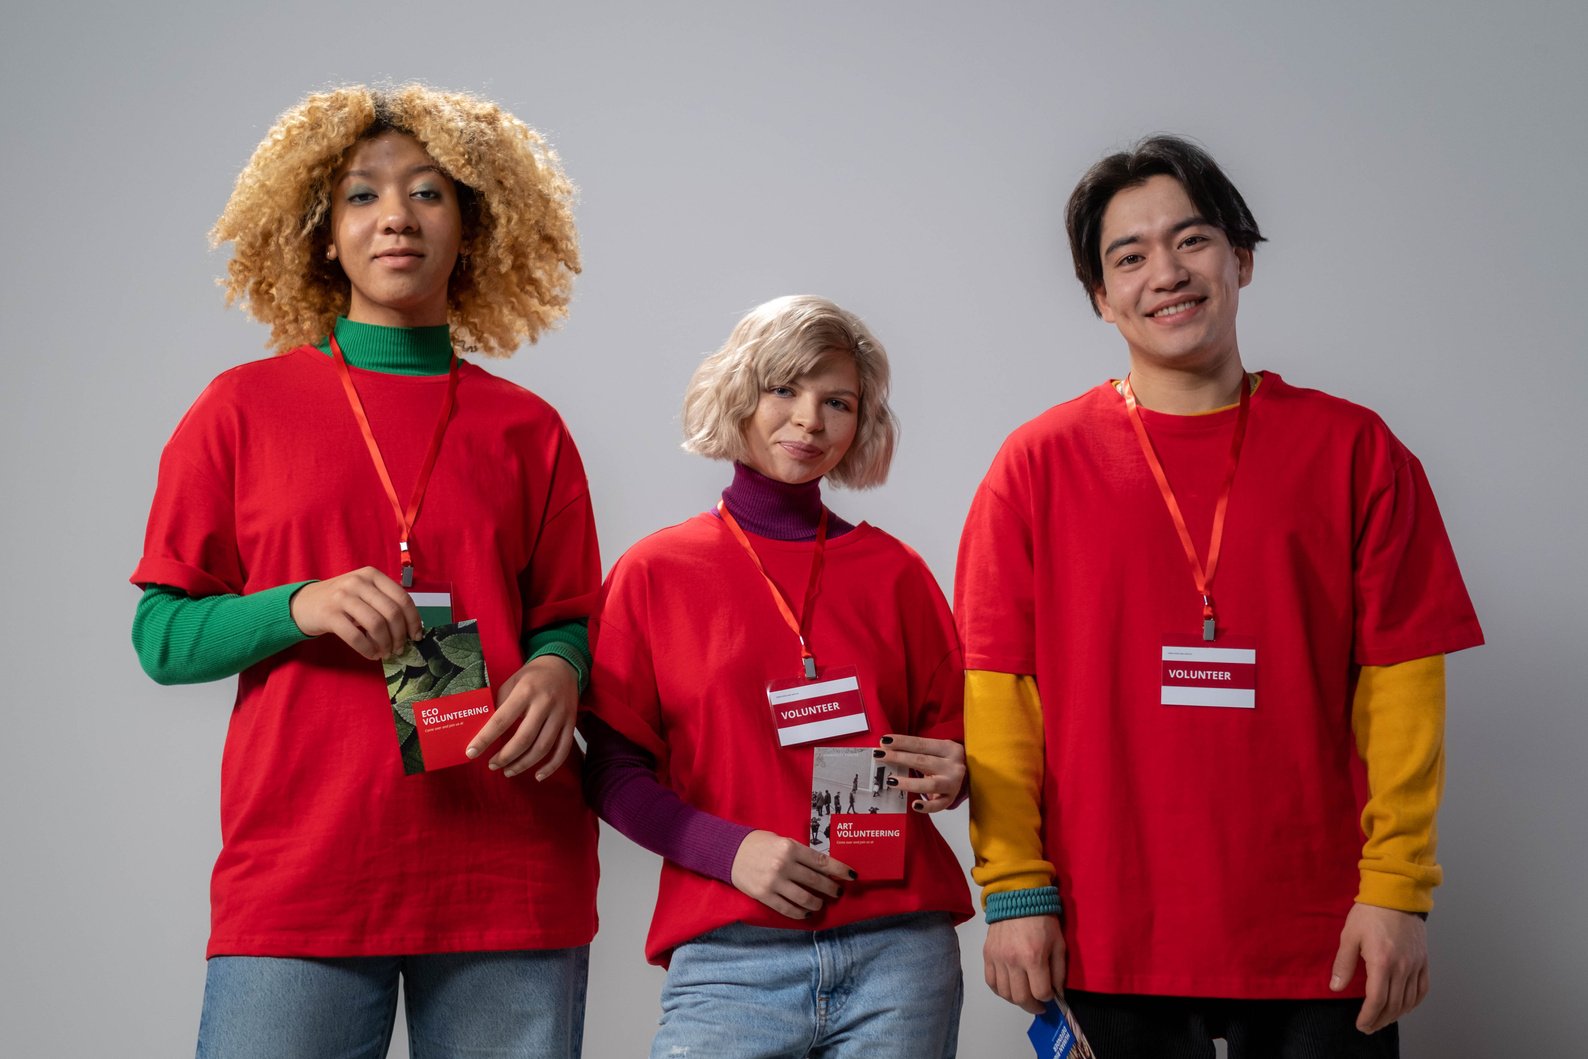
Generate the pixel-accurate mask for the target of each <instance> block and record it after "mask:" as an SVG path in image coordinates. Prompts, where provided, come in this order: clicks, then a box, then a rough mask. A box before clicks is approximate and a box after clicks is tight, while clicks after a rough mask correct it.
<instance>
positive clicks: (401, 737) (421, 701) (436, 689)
mask: <svg viewBox="0 0 1588 1059" xmlns="http://www.w3.org/2000/svg"><path fill="white" fill-rule="evenodd" d="M382 666H383V667H384V669H385V671H386V693H387V694H388V695H389V696H390V697H391V710H392V721H393V723H394V724H395V725H396V726H397V745H398V747H399V749H400V750H401V752H402V762H403V772H404V773H405V774H407V775H409V776H412V775H414V774H415V773H418V772H428V771H433V770H435V769H440V768H446V767H448V766H449V765H461V764H463V763H464V762H465V761H467V760H468V758H467V757H466V756H465V754H464V751H465V750H467V749H468V745H469V740H470V739H472V738H473V737H474V735H475V733H476V732H478V731H479V730H480V726H481V725H483V724H484V723H485V719H486V718H487V717H489V716H490V715H491V711H492V710H493V709H494V708H495V699H494V698H493V696H492V695H491V685H490V680H489V679H488V678H487V676H486V672H485V653H484V651H483V650H482V649H481V647H480V629H479V625H478V623H476V622H475V621H474V620H473V619H472V618H471V619H470V620H468V621H460V622H457V623H456V624H453V625H438V626H436V627H435V628H432V629H426V630H425V634H424V635H423V636H421V637H420V638H419V639H417V640H415V641H414V642H413V643H411V644H409V645H408V647H407V649H406V650H405V651H403V653H402V654H399V655H394V656H393V657H391V658H388V659H386V660H385V662H383V663H382Z"/></svg>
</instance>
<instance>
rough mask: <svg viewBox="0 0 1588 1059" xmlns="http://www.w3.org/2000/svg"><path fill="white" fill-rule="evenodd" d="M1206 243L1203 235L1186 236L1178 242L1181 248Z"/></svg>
mask: <svg viewBox="0 0 1588 1059" xmlns="http://www.w3.org/2000/svg"><path fill="white" fill-rule="evenodd" d="M1207 241H1208V237H1207V236H1205V235H1188V236H1186V237H1185V238H1184V239H1182V240H1180V245H1181V246H1182V247H1192V246H1199V245H1201V244H1202V243H1205V242H1207Z"/></svg>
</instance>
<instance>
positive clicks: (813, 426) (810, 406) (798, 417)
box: [793, 393, 827, 434]
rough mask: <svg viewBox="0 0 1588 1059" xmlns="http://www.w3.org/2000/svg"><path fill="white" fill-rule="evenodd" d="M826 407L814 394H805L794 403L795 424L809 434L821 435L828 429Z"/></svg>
mask: <svg viewBox="0 0 1588 1059" xmlns="http://www.w3.org/2000/svg"><path fill="white" fill-rule="evenodd" d="M825 409H826V406H825V405H824V404H823V403H822V400H821V398H820V397H818V396H817V395H816V394H813V393H803V394H801V395H800V396H799V399H798V400H797V401H795V402H794V415H793V418H794V424H795V425H796V426H798V427H799V428H800V429H801V430H804V431H805V432H806V433H809V434H819V433H820V432H821V431H823V430H825V429H826V428H827V423H826V416H825V414H824V412H825Z"/></svg>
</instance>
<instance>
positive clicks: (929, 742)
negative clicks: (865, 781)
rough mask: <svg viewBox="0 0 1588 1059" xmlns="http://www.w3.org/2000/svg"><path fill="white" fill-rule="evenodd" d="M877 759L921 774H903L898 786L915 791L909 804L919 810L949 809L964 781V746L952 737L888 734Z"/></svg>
mask: <svg viewBox="0 0 1588 1059" xmlns="http://www.w3.org/2000/svg"><path fill="white" fill-rule="evenodd" d="M879 749H880V750H881V751H882V753H881V754H880V755H878V760H880V761H886V762H887V763H888V764H890V765H893V766H895V767H897V768H901V769H911V770H913V771H915V772H919V773H920V775H919V776H901V777H899V781H898V784H897V786H898V788H899V789H900V790H902V791H909V792H910V793H911V794H913V795H915V796H916V797H915V799H914V800H913V801H912V802H911V803H910V808H911V809H914V810H915V811H916V812H918V813H935V812H937V811H938V810H940V809H947V808H948V807H949V806H951V805H953V804H954V800H955V799H956V798H958V797H959V791H960V788H961V787H963V786H964V784H965V748H964V747H963V746H962V745H960V744H959V743H956V742H954V741H953V740H952V739H924V738H922V737H921V736H918V735H885V736H883V737H882V745H881V747H879Z"/></svg>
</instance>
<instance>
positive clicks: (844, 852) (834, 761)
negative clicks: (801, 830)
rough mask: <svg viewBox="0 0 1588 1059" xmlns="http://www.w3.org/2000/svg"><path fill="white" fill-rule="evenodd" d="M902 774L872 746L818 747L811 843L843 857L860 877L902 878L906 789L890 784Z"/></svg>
mask: <svg viewBox="0 0 1588 1059" xmlns="http://www.w3.org/2000/svg"><path fill="white" fill-rule="evenodd" d="M902 775H903V773H902V772H901V771H900V770H899V769H896V768H894V767H893V766H891V765H888V764H886V763H884V762H881V761H878V760H877V759H876V758H874V757H873V756H872V748H871V747H865V746H862V747H847V746H845V747H835V746H819V747H816V749H815V750H814V751H813V752H812V759H811V838H810V846H811V848H812V849H814V850H816V851H817V852H818V853H827V854H830V855H832V856H833V857H836V858H837V859H839V860H841V861H843V862H844V863H845V864H847V865H849V866H850V867H851V868H853V869H855V871H856V872H858V873H859V875H860V877H861V878H862V879H902V878H904V832H905V828H906V825H908V824H909V819H908V817H906V816H905V810H906V808H907V805H906V802H907V798H906V796H905V793H904V791H902V790H900V789H899V788H897V787H890V786H888V777H890V776H893V777H896V778H897V777H900V776H902Z"/></svg>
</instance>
